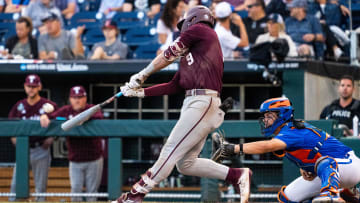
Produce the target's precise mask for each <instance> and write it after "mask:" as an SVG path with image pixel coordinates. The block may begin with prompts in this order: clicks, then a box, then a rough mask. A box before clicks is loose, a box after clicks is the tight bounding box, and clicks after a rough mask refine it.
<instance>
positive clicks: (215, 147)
mask: <svg viewBox="0 0 360 203" xmlns="http://www.w3.org/2000/svg"><path fill="white" fill-rule="evenodd" d="M211 138H212V153H211V154H212V155H211V159H212V160H213V161H215V162H218V163H221V162H222V161H223V160H224V159H228V158H230V157H231V156H233V155H236V153H235V152H234V148H235V145H234V144H231V143H229V142H227V141H226V140H225V138H224V133H222V132H214V133H213V134H212V135H211Z"/></svg>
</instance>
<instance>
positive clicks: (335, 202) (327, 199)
mask: <svg viewBox="0 0 360 203" xmlns="http://www.w3.org/2000/svg"><path fill="white" fill-rule="evenodd" d="M312 203H345V201H344V200H343V199H342V198H341V197H340V195H339V193H333V192H330V191H325V192H322V193H320V194H319V196H317V197H315V198H314V199H313V200H312Z"/></svg>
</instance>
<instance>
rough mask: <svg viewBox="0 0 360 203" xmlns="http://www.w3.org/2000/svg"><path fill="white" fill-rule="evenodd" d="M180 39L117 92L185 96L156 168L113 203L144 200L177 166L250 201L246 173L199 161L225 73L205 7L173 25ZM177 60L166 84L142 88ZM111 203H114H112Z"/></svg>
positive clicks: (217, 120) (219, 114)
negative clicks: (230, 186) (223, 184)
mask: <svg viewBox="0 0 360 203" xmlns="http://www.w3.org/2000/svg"><path fill="white" fill-rule="evenodd" d="M178 27H179V30H180V31H181V34H180V37H179V38H177V39H176V40H175V41H174V42H173V44H172V45H170V46H169V48H168V49H167V50H165V51H164V52H163V53H162V54H160V55H158V56H157V57H156V58H155V59H154V60H153V61H152V62H151V63H150V64H149V65H148V66H147V67H146V68H145V69H143V70H142V71H140V72H139V73H137V74H135V75H133V76H132V77H131V78H130V81H129V82H128V83H126V84H125V85H124V86H122V87H121V92H122V93H123V94H124V96H126V97H144V96H160V95H168V94H174V93H178V92H185V95H186V98H185V100H184V103H183V106H182V109H181V115H180V119H179V121H178V122H177V124H176V126H175V127H174V129H173V130H172V132H171V134H170V136H169V138H168V140H167V142H166V143H165V145H164V147H163V148H162V150H161V153H160V156H159V158H158V160H157V161H156V162H155V164H154V165H153V166H152V167H151V168H150V169H149V170H148V171H146V172H145V173H144V174H143V175H142V176H141V179H140V181H139V182H137V183H136V184H135V185H134V186H133V187H132V189H131V191H130V192H128V193H124V194H123V195H122V196H121V197H120V198H118V199H117V202H119V203H121V202H128V203H130V202H142V200H143V198H144V197H145V195H146V194H147V193H148V192H150V190H151V189H152V188H153V187H154V186H155V185H156V184H158V183H160V182H161V181H162V180H163V179H165V178H167V177H168V175H169V174H170V173H171V171H172V170H173V168H174V166H175V165H176V167H177V169H178V171H179V172H180V173H182V174H184V175H192V176H199V177H208V178H217V179H221V180H226V181H227V182H230V183H232V184H235V185H236V187H239V189H240V191H241V202H242V203H245V202H247V201H248V198H249V196H250V174H251V172H250V170H249V169H248V168H242V169H232V168H229V167H227V166H224V165H221V164H218V163H215V162H214V161H212V160H210V159H203V158H198V155H199V153H200V152H201V149H202V148H203V145H204V143H205V140H206V137H207V136H208V134H209V133H211V132H212V131H213V130H215V129H216V128H217V127H219V126H220V125H221V123H222V122H223V120H224V114H225V113H224V112H223V111H222V110H221V109H220V108H219V106H220V104H221V101H220V98H219V95H220V91H221V88H222V75H223V69H224V63H223V56H222V52H221V47H220V43H219V40H218V38H217V35H216V33H215V31H214V30H213V27H214V17H213V16H212V14H211V11H210V10H209V9H208V8H206V7H204V6H196V7H194V8H192V9H190V10H189V11H188V13H187V14H185V17H184V20H182V21H180V22H179V24H178ZM178 58H180V69H179V71H178V72H177V73H176V74H175V76H174V78H173V79H172V80H171V81H170V82H169V83H164V84H159V85H155V86H152V87H149V88H145V89H143V88H141V85H142V84H143V83H144V81H145V80H146V78H147V77H149V76H150V75H151V74H152V73H155V72H157V71H159V70H161V69H163V68H165V67H166V66H167V65H169V64H171V63H172V62H174V61H175V60H176V59H178ZM114 202H116V201H114Z"/></svg>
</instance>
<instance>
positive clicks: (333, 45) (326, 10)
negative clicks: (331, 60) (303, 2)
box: [308, 0, 350, 60]
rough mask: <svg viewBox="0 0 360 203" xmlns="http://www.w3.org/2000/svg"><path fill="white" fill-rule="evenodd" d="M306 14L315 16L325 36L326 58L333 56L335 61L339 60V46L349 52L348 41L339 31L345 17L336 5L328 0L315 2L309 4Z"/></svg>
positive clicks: (340, 52) (340, 51) (340, 53)
mask: <svg viewBox="0 0 360 203" xmlns="http://www.w3.org/2000/svg"><path fill="white" fill-rule="evenodd" d="M308 13H309V14H312V15H315V16H316V17H317V18H318V19H319V20H320V24H321V27H322V31H323V33H324V35H325V44H326V47H327V49H326V53H325V54H326V56H328V57H332V56H334V57H335V59H336V60H337V59H339V57H340V56H341V55H342V54H343V51H342V50H341V49H340V46H341V47H342V48H343V49H344V50H345V51H346V52H349V49H350V48H349V47H350V46H349V43H350V39H349V38H348V37H347V35H346V34H345V32H344V31H343V30H342V29H341V27H342V25H343V24H344V23H343V22H344V20H345V16H343V15H342V13H341V9H340V6H339V5H338V4H335V3H333V2H331V1H328V0H316V1H315V2H312V3H310V5H309V9H308ZM335 36H338V37H335Z"/></svg>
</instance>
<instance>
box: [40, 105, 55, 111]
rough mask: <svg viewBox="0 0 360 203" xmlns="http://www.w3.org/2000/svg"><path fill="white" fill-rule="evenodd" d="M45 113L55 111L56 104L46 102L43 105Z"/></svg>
mask: <svg viewBox="0 0 360 203" xmlns="http://www.w3.org/2000/svg"><path fill="white" fill-rule="evenodd" d="M42 108H43V110H44V112H45V113H51V112H53V111H54V106H53V105H52V104H50V103H46V104H44V105H43V106H42Z"/></svg>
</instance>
